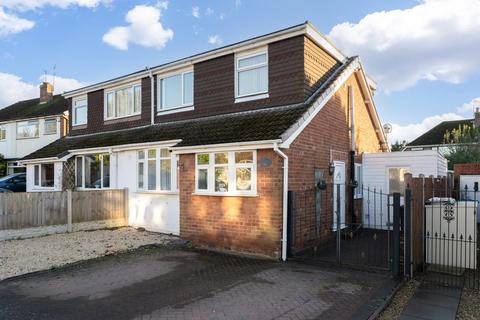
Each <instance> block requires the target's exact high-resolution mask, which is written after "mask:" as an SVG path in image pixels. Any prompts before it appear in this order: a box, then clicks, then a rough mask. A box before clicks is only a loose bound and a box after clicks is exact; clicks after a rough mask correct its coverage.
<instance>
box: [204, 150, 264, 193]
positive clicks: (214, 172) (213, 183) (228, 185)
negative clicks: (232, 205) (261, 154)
mask: <svg viewBox="0 0 480 320" xmlns="http://www.w3.org/2000/svg"><path fill="white" fill-rule="evenodd" d="M255 163H256V153H255V152H254V151H230V152H215V153H199V154H196V159H195V164H196V175H195V176H196V181H195V185H196V192H197V193H216V194H233V195H254V194H255V193H256V165H255Z"/></svg>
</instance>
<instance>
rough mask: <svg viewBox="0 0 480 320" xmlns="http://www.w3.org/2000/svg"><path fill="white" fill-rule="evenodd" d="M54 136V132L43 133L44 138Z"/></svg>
mask: <svg viewBox="0 0 480 320" xmlns="http://www.w3.org/2000/svg"><path fill="white" fill-rule="evenodd" d="M54 134H57V133H56V132H52V133H46V132H45V133H44V134H43V135H44V136H52V135H54Z"/></svg>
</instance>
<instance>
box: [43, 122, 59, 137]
mask: <svg viewBox="0 0 480 320" xmlns="http://www.w3.org/2000/svg"><path fill="white" fill-rule="evenodd" d="M48 121H55V131H54V132H47V122H48ZM57 122H58V121H57V118H47V119H45V120H43V134H44V135H51V134H57V131H58V123H57Z"/></svg>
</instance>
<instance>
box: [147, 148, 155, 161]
mask: <svg viewBox="0 0 480 320" xmlns="http://www.w3.org/2000/svg"><path fill="white" fill-rule="evenodd" d="M156 156H157V150H156V149H150V150H148V158H153V159H155V157H156Z"/></svg>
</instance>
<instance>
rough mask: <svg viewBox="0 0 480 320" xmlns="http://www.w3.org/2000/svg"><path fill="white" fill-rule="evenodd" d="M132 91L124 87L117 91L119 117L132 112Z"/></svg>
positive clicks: (116, 105)
mask: <svg viewBox="0 0 480 320" xmlns="http://www.w3.org/2000/svg"><path fill="white" fill-rule="evenodd" d="M130 93H131V91H130V89H123V90H118V91H116V92H115V109H116V116H117V117H124V116H126V115H128V114H131V112H129V109H131V108H130V106H131V105H132V101H131V94H130Z"/></svg>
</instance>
